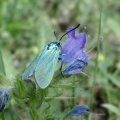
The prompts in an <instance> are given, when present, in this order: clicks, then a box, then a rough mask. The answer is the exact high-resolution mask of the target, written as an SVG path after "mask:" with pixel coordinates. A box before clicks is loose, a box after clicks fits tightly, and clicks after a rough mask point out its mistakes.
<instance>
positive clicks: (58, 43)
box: [47, 41, 61, 50]
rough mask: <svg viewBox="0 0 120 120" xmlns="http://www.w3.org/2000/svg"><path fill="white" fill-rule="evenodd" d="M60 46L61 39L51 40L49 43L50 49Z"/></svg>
mask: <svg viewBox="0 0 120 120" xmlns="http://www.w3.org/2000/svg"><path fill="white" fill-rule="evenodd" d="M59 48H61V44H60V42H59V41H55V42H51V43H50V44H48V48H47V49H48V50H50V49H56V50H57V49H59Z"/></svg>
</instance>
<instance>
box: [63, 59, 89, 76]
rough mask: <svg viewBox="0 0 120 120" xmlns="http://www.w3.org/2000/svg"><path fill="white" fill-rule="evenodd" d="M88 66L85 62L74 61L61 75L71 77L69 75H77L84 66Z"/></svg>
mask: <svg viewBox="0 0 120 120" xmlns="http://www.w3.org/2000/svg"><path fill="white" fill-rule="evenodd" d="M87 65H88V63H87V62H84V61H81V60H75V61H74V62H73V63H71V64H70V65H68V66H67V67H66V68H65V69H64V70H63V71H62V73H63V74H64V75H71V74H78V73H80V72H81V71H82V70H83V69H84V68H85V67H86V66H87Z"/></svg>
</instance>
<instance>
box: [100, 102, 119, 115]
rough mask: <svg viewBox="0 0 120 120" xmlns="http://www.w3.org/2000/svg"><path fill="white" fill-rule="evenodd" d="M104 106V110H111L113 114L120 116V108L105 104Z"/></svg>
mask: <svg viewBox="0 0 120 120" xmlns="http://www.w3.org/2000/svg"><path fill="white" fill-rule="evenodd" d="M102 106H103V107H104V108H106V109H108V110H110V111H111V112H113V113H114V114H116V115H117V116H120V109H119V108H118V107H116V106H115V105H113V104H110V103H105V104H102Z"/></svg>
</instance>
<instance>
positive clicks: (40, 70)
mask: <svg viewBox="0 0 120 120" xmlns="http://www.w3.org/2000/svg"><path fill="white" fill-rule="evenodd" d="M59 53H60V49H57V50H55V49H51V50H46V52H45V53H44V54H43V55H42V56H41V59H40V60H39V63H38V65H37V66H36V69H35V80H36V83H37V84H38V86H39V87H40V88H42V89H44V88H46V87H47V86H48V85H49V84H50V82H51V80H52V78H53V75H54V72H55V69H56V65H57V62H58V57H59Z"/></svg>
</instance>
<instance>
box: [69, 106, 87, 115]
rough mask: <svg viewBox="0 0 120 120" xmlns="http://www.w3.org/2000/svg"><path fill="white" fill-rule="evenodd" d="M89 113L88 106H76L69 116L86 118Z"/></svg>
mask: <svg viewBox="0 0 120 120" xmlns="http://www.w3.org/2000/svg"><path fill="white" fill-rule="evenodd" d="M87 113H89V107H88V106H86V105H77V106H75V107H74V108H73V109H72V110H71V111H70V112H69V113H68V114H67V116H84V115H86V114H87Z"/></svg>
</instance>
